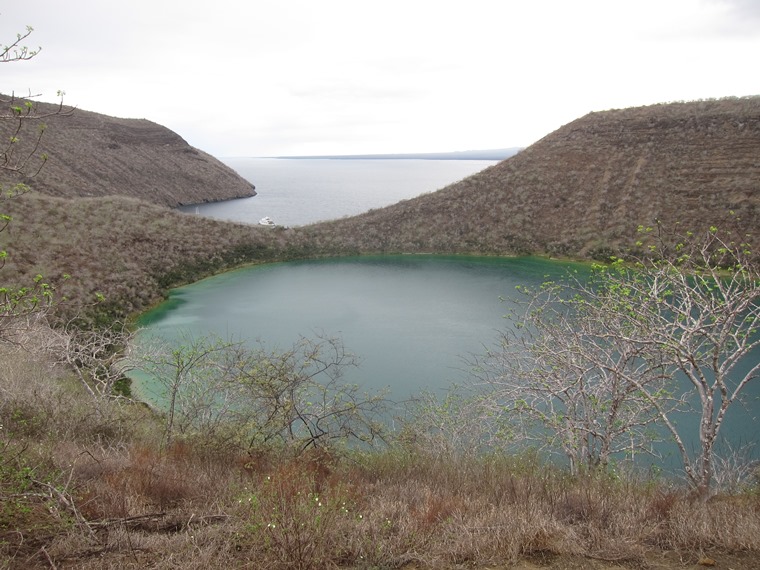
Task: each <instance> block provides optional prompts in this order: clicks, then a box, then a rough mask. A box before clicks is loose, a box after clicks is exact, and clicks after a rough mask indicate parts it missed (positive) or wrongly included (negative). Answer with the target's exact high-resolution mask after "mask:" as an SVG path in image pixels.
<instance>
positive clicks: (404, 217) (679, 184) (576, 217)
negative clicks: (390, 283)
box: [314, 97, 760, 257]
mask: <svg viewBox="0 0 760 570" xmlns="http://www.w3.org/2000/svg"><path fill="white" fill-rule="evenodd" d="M730 212H734V214H735V215H734V216H731V214H730ZM729 216H731V218H732V220H731V222H730V223H731V224H736V227H737V229H739V230H740V231H742V232H743V233H747V232H749V233H755V234H757V233H758V229H759V228H760V97H748V98H731V99H722V100H712V101H699V102H690V103H672V104H662V105H653V106H648V107H639V108H632V109H623V110H613V111H605V112H600V113H591V114H589V115H586V116H585V117H582V118H581V119H578V120H576V121H573V122H572V123H569V124H567V125H565V126H563V127H561V128H560V129H558V130H557V131H555V132H553V133H551V134H550V135H548V136H546V137H545V138H543V139H542V140H540V141H539V142H537V143H535V144H534V145H532V146H530V147H529V148H527V149H525V150H523V151H522V152H520V153H519V154H518V155H516V156H514V157H512V158H509V159H507V160H505V161H503V162H501V163H499V164H497V165H495V166H493V167H491V168H488V169H486V170H485V171H483V172H481V173H478V174H475V175H473V176H471V177H469V178H466V179H465V180H463V181H461V182H458V183H456V184H453V185H451V186H449V187H447V188H444V189H442V190H440V191H438V192H434V193H431V194H427V195H424V196H421V197H418V198H415V199H413V200H407V201H404V202H401V203H398V204H395V205H392V206H389V207H387V208H383V209H379V210H374V211H371V212H369V213H366V214H363V215H361V216H357V217H354V218H349V219H345V220H339V221H336V222H330V223H327V224H322V225H320V226H316V227H315V228H314V237H315V239H317V240H319V241H320V242H321V243H322V244H323V246H324V247H326V248H328V249H329V248H330V247H331V244H335V245H337V244H346V243H349V242H350V243H352V244H353V247H354V248H355V249H356V250H359V251H378V250H380V251H410V252H419V251H427V252H476V253H529V252H530V253H550V254H557V255H569V256H577V257H605V256H606V255H608V254H609V252H611V251H613V250H614V248H616V247H617V246H619V245H623V244H628V243H631V242H632V241H633V240H634V239H635V235H636V228H637V227H638V225H639V224H644V225H647V224H652V223H654V221H655V220H660V221H663V222H664V223H666V224H674V223H677V222H680V223H681V224H682V225H683V226H688V227H691V228H700V227H708V226H710V225H713V224H715V225H721V224H726V223H729V222H727V218H728V217H729ZM757 238H758V236H757V235H755V240H757ZM754 243H755V244H756V245H757V241H755V242H754ZM756 249H757V248H756Z"/></svg>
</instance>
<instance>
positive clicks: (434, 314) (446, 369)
mask: <svg viewBox="0 0 760 570" xmlns="http://www.w3.org/2000/svg"><path fill="white" fill-rule="evenodd" d="M587 270H588V265H585V264H574V263H566V262H558V261H551V260H547V259H543V258H532V257H524V258H496V257H464V256H437V255H436V256H425V255H400V256H382V257H356V258H341V259H329V260H315V261H301V262H288V263H279V264H268V265H260V266H254V267H249V268H244V269H240V270H236V271H232V272H229V273H225V274H222V275H219V276H216V277H212V278H209V279H205V280H203V281H200V282H198V283H194V284H192V285H188V286H186V287H181V288H178V289H175V290H173V291H172V292H171V294H170V297H169V299H168V300H167V301H166V302H165V303H163V304H161V305H160V306H159V307H157V308H156V309H154V310H152V311H150V312H148V313H146V314H144V315H143V316H142V318H141V319H140V325H141V326H142V327H143V329H142V331H141V333H140V340H142V341H146V340H148V339H150V338H151V337H155V336H158V337H162V338H164V339H167V340H171V339H172V338H176V337H178V336H179V335H181V334H186V333H190V334H192V335H194V336H199V335H204V334H207V333H214V334H216V335H218V336H220V337H223V338H229V337H234V338H236V339H248V340H249V341H251V342H256V341H261V342H263V343H264V344H265V345H266V346H267V347H268V348H271V349H276V348H281V349H283V350H284V349H287V348H289V347H290V346H292V344H293V343H294V342H295V341H296V340H297V339H298V338H299V336H307V337H316V336H317V335H319V334H324V335H328V336H338V337H340V338H341V339H342V341H343V343H344V345H345V346H346V348H347V349H348V351H349V352H351V353H353V354H355V355H357V356H358V357H359V360H360V363H361V364H360V366H359V367H358V368H356V369H348V370H347V371H346V375H345V377H344V379H345V381H346V382H348V383H356V384H359V385H360V386H362V387H363V388H365V389H367V390H369V391H380V390H385V389H387V390H388V391H389V397H390V398H391V399H393V400H396V401H402V400H404V399H406V398H408V397H409V396H411V395H413V394H415V393H417V392H419V391H420V390H422V389H430V390H433V391H435V390H441V392H443V391H444V390H445V389H446V388H447V387H449V386H450V385H451V384H452V383H456V382H459V383H461V382H463V381H464V380H466V379H467V371H466V364H465V362H464V358H465V357H467V356H468V355H470V354H473V353H477V354H482V353H483V352H484V350H485V347H489V346H493V345H494V344H495V343H496V342H497V336H498V331H500V330H504V328H505V327H507V326H509V324H510V322H509V321H508V320H506V319H505V318H504V315H505V314H506V313H507V312H508V311H509V310H510V307H511V306H512V305H511V304H510V303H509V302H508V301H505V300H504V299H509V298H515V297H516V296H517V295H519V293H517V291H516V287H517V286H518V285H527V286H535V285H538V284H540V283H542V282H543V281H545V280H547V279H558V278H562V277H563V276H567V275H568V274H569V273H570V272H581V273H583V272H585V271H587ZM133 380H134V383H133V385H134V389H135V392H136V394H137V395H138V396H140V397H143V398H144V399H146V400H148V401H151V400H154V401H155V400H156V399H158V398H157V396H156V395H155V392H154V386H153V385H152V383H151V380H150V379H149V378H146V377H144V376H140V375H136V376H135V377H134V378H133ZM758 384H760V382H756V383H755V385H754V386H752V387H751V389H750V390H747V394H746V405H740V406H735V407H734V409H732V410H731V412H730V414H729V415H730V418H729V419H728V421H727V422H726V425H725V427H724V431H723V434H724V436H725V437H726V438H727V439H728V440H730V441H731V442H732V444H733V445H734V446H740V445H744V444H748V443H753V442H755V441H756V440H757V435H758V434H757V429H758V419H757V416H758V413H759V412H760V385H758ZM696 419H697V417H696V416H695V415H694V414H689V415H684V416H682V417H680V418H679V422H681V423H682V425H685V423H689V422H692V421H695V420H696Z"/></svg>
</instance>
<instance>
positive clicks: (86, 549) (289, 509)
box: [0, 348, 760, 569]
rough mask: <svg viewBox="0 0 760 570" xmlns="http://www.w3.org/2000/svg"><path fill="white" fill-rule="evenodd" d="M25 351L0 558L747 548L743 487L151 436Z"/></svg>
mask: <svg viewBox="0 0 760 570" xmlns="http://www.w3.org/2000/svg"><path fill="white" fill-rule="evenodd" d="M39 354H41V353H38V355H37V356H35V354H33V353H30V352H28V351H24V350H21V349H18V348H13V349H4V350H3V352H2V354H1V355H0V360H1V365H0V370H2V376H3V377H2V384H1V385H2V392H1V394H2V396H1V399H0V423H1V424H2V430H0V496H1V498H2V503H1V504H2V507H1V508H0V568H67V567H69V568H72V567H76V568H180V567H181V568H204V569H206V568H228V569H229V568H283V569H285V568H315V569H316V568H331V567H334V568H338V567H343V568H400V567H404V566H406V567H407V568H410V567H417V568H454V567H465V566H469V567H472V566H475V567H478V566H480V567H486V566H488V567H493V566H499V567H509V565H512V564H517V563H519V561H521V560H524V559H531V560H534V561H540V560H543V561H544V562H545V563H547V564H549V563H555V562H557V561H558V560H586V561H589V564H590V563H591V562H590V561H594V564H607V565H609V567H613V564H617V565H627V566H628V567H643V566H642V565H645V564H646V563H647V561H648V560H652V559H653V557H659V556H660V555H661V553H662V552H676V553H677V554H678V556H680V557H681V558H682V559H683V561H684V563H686V562H688V563H696V562H697V561H698V559H699V557H700V556H709V557H712V558H713V559H716V560H720V559H721V556H724V557H725V556H729V555H730V556H731V557H732V567H733V568H736V569H740V568H751V567H752V566H751V564H752V562H751V560H753V556H760V494H758V493H757V491H756V490H755V491H753V490H747V491H744V492H742V493H739V494H735V495H722V496H718V497H716V498H715V499H713V500H711V501H710V502H708V503H706V504H702V503H700V502H698V501H693V500H691V499H690V498H689V496H688V495H687V494H686V493H685V492H684V491H683V490H682V488H681V487H679V486H678V485H677V484H675V483H672V482H668V481H666V480H664V479H651V478H643V479H640V478H636V477H634V476H622V475H620V476H613V475H609V474H593V475H585V476H579V477H570V476H569V475H568V474H567V473H566V472H565V471H564V470H562V469H560V468H555V467H552V466H549V465H545V464H542V463H541V462H540V461H539V460H537V459H536V458H534V457H530V456H521V457H504V456H493V457H481V458H477V459H473V458H457V457H451V456H449V457H446V458H443V457H436V456H433V455H430V454H429V453H426V452H425V451H424V450H422V449H417V448H414V447H410V446H408V445H407V446H403V445H401V444H399V445H397V446H392V447H390V448H388V449H385V450H378V451H368V452H358V451H355V452H344V453H338V452H337V451H333V452H328V451H316V452H311V453H305V454H300V455H295V454H293V453H292V452H288V451H287V450H283V449H280V450H274V449H269V450H259V451H256V452H250V453H242V452H240V451H238V450H235V449H233V448H220V447H214V446H213V445H208V444H209V443H212V444H213V442H207V441H206V442H199V441H181V440H180V441H177V442H175V443H174V444H173V445H172V446H171V447H169V448H165V447H163V446H162V443H161V438H160V433H161V431H160V429H156V428H157V426H158V425H159V423H158V422H159V420H158V419H157V418H155V417H153V416H152V415H151V414H150V413H148V412H147V410H145V409H144V408H143V407H142V406H140V405H138V404H116V403H114V404H113V407H112V410H111V413H110V414H109V415H108V422H105V423H104V422H103V421H95V417H94V416H93V415H92V414H90V413H88V410H87V409H86V406H85V404H84V402H85V401H86V400H85V398H84V396H83V394H81V393H79V392H78V386H77V383H76V382H75V381H74V380H73V379H72V378H71V376H70V375H69V374H67V373H66V371H65V370H61V369H59V368H58V366H55V365H53V364H52V363H51V362H48V361H46V360H45V359H43V358H40V356H39ZM157 434H158V435H157ZM742 560H744V562H742ZM552 561H554V562H552ZM737 561H738V563H737ZM741 564H745V565H744V566H742V565H741ZM557 567H559V566H557ZM618 567H620V566H618Z"/></svg>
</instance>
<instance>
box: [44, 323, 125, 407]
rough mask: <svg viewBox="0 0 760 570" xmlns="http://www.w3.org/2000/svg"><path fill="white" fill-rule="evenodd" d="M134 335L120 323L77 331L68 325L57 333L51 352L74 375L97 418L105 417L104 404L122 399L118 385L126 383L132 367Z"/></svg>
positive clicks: (72, 324)
mask: <svg viewBox="0 0 760 570" xmlns="http://www.w3.org/2000/svg"><path fill="white" fill-rule="evenodd" d="M134 335H135V333H134V332H133V331H132V330H130V329H129V327H127V325H126V324H125V323H122V322H114V323H112V324H111V325H109V326H107V327H103V328H81V327H78V326H77V325H76V324H75V322H74V321H70V322H69V323H67V324H66V325H65V326H63V327H61V329H60V330H59V331H57V337H58V342H57V343H56V346H55V349H54V350H55V352H56V353H57V355H58V357H59V359H60V360H62V361H63V362H65V363H66V364H68V365H69V366H70V368H71V369H72V370H73V371H74V372H75V373H76V375H77V378H79V381H80V383H81V385H82V387H83V388H84V390H85V391H86V392H87V394H89V395H90V398H91V399H92V401H93V403H94V405H95V410H96V412H97V413H98V414H100V415H102V414H103V413H105V409H106V408H105V406H107V404H108V402H110V401H111V400H114V399H117V398H119V397H122V396H123V394H122V393H120V391H119V390H118V385H119V382H123V381H126V380H127V373H128V372H129V371H131V370H132V369H133V366H134V365H133V359H132V358H131V352H132V348H133V341H134Z"/></svg>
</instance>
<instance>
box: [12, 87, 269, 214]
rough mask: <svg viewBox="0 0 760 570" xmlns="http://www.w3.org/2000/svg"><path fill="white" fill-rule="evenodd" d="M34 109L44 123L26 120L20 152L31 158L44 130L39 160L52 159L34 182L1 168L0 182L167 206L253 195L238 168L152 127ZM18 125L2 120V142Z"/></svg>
mask: <svg viewBox="0 0 760 570" xmlns="http://www.w3.org/2000/svg"><path fill="white" fill-rule="evenodd" d="M23 103H24V102H23V101H19V103H18V104H19V105H23ZM34 109H35V115H36V116H38V117H40V118H39V119H38V120H29V121H25V122H24V128H23V130H22V131H21V132H20V133H19V134H18V135H17V137H18V143H17V144H16V146H17V147H18V149H16V150H15V154H16V155H17V156H24V155H25V154H28V153H30V152H31V149H33V148H34V144H35V143H36V141H37V138H38V137H37V133H38V131H37V129H38V127H39V125H40V124H44V125H45V127H46V128H45V132H44V135H43V136H42V139H41V141H40V146H39V148H38V152H37V153H35V157H37V158H38V157H39V156H40V155H42V154H43V153H44V154H47V156H48V160H47V162H46V163H45V166H44V168H43V169H42V170H41V171H40V172H39V174H38V175H37V176H35V177H34V178H33V179H29V178H26V177H17V178H14V177H13V176H11V175H9V174H8V173H7V172H5V171H2V170H0V184H8V183H9V182H18V181H21V182H26V183H28V184H29V185H30V186H32V187H33V188H34V190H35V191H37V192H40V193H43V194H48V195H51V196H58V197H68V198H71V197H97V196H114V195H117V196H129V197H132V198H139V199H141V200H146V201H148V202H152V203H154V204H160V205H164V206H178V205H181V204H193V203H201V202H212V201H218V200H229V199H231V198H242V197H245V196H253V195H255V193H256V192H255V191H254V188H253V186H252V185H251V184H250V183H249V182H247V181H246V180H244V179H243V178H242V177H240V176H238V174H237V173H236V172H235V171H234V170H232V169H231V168H229V167H227V166H226V165H225V164H223V163H221V162H220V161H218V160H217V159H216V158H214V157H212V156H210V155H208V154H206V153H205V152H203V151H200V150H198V149H196V148H193V147H191V146H190V145H189V144H187V142H185V141H184V139H182V137H180V136H179V135H178V134H176V133H174V132H173V131H170V130H169V129H167V128H166V127H162V126H161V125H157V124H156V123H153V122H151V121H147V120H145V119H118V118H115V117H109V116H106V115H100V114H98V113H91V112H89V111H82V110H79V109H76V110H74V111H73V112H72V113H66V112H64V113H63V114H58V113H57V111H58V109H59V106H58V105H50V104H45V103H35V105H34ZM63 110H64V111H66V110H67V108H66V107H64V109H63ZM16 127H17V125H16V122H15V121H13V120H3V121H0V137H2V138H1V139H0V140H3V141H6V140H8V139H10V137H11V136H13V134H14V130H15V129H16ZM35 171H36V165H30V166H29V167H28V168H27V169H26V174H27V175H28V174H32V173H34V172H35Z"/></svg>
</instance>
